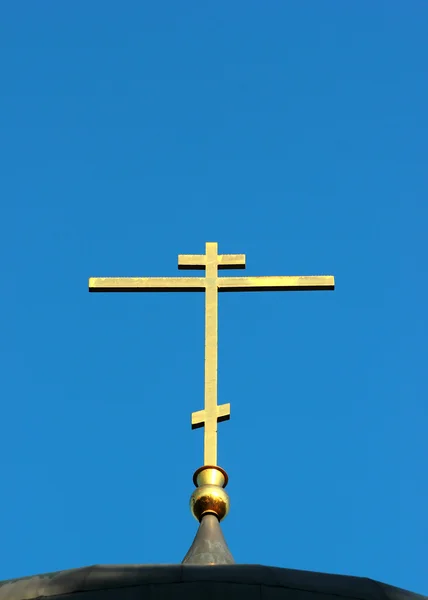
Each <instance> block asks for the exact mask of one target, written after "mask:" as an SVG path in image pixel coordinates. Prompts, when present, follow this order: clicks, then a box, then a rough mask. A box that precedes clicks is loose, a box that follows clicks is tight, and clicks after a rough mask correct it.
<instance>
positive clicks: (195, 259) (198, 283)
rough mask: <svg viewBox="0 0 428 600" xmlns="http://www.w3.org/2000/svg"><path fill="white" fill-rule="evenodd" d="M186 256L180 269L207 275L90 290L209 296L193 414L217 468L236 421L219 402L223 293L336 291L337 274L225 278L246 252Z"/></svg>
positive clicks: (208, 460) (210, 250)
mask: <svg viewBox="0 0 428 600" xmlns="http://www.w3.org/2000/svg"><path fill="white" fill-rule="evenodd" d="M217 250H218V246H217V243H215V242H207V244H206V247H205V254H180V255H179V256H178V268H179V269H189V270H194V269H205V277H91V278H90V279H89V291H90V292H205V395H204V409H203V410H200V411H197V412H194V413H192V428H193V429H196V428H198V427H204V428H205V430H204V465H211V466H215V465H217V423H218V422H219V421H225V420H227V419H229V418H230V404H220V405H218V404H217V362H218V350H217V345H218V292H244V291H245V292H255V291H305V290H306V291H309V290H333V289H334V277H333V276H331V275H312V276H306V277H305V276H303V277H300V276H294V277H293V276H278V277H276V276H273V277H271V276H269V277H219V276H218V270H219V269H244V268H245V255H244V254H218V251H217Z"/></svg>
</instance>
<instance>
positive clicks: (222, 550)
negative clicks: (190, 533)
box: [182, 514, 235, 565]
mask: <svg viewBox="0 0 428 600" xmlns="http://www.w3.org/2000/svg"><path fill="white" fill-rule="evenodd" d="M182 564H183V565H184V564H187V565H233V564H235V561H234V560H233V556H232V554H231V553H230V550H229V548H228V547H227V544H226V540H225V539H224V537H223V532H222V530H221V527H220V523H219V522H218V519H217V517H216V516H215V515H210V514H208V515H205V516H203V517H202V520H201V523H200V525H199V529H198V531H197V533H196V536H195V539H194V540H193V544H192V545H191V546H190V549H189V552H188V553H187V554H186V556H185V557H184V559H183V562H182Z"/></svg>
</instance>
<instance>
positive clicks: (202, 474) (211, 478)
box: [193, 465, 229, 488]
mask: <svg viewBox="0 0 428 600" xmlns="http://www.w3.org/2000/svg"><path fill="white" fill-rule="evenodd" d="M228 481H229V477H228V475H227V473H226V471H225V470H224V469H222V468H221V467H217V466H216V467H214V466H212V465H204V466H203V467H199V469H197V470H196V471H195V472H194V473H193V483H194V484H195V486H196V487H201V485H219V486H220V487H223V488H224V487H226V485H227V482H228Z"/></svg>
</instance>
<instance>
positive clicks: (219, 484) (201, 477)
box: [190, 466, 230, 521]
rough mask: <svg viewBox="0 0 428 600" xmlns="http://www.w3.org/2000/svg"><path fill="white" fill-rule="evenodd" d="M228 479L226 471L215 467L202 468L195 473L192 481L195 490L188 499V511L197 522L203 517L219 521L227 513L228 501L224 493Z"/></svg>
mask: <svg viewBox="0 0 428 600" xmlns="http://www.w3.org/2000/svg"><path fill="white" fill-rule="evenodd" d="M228 480H229V478H228V476H227V473H226V471H224V470H223V469H221V468H220V467H217V466H203V467H200V468H199V469H198V470H197V471H195V473H194V475H193V481H194V483H195V485H196V490H195V491H194V492H193V494H192V495H191V497H190V510H191V512H192V514H193V516H194V517H195V519H197V520H198V521H200V520H201V519H202V517H203V516H204V515H208V514H212V515H215V516H216V517H217V518H218V520H219V521H221V520H222V519H224V517H225V516H226V515H227V513H228V512H229V508H230V500H229V496H228V494H227V493H226V492H225V491H224V488H225V487H226V485H227V482H228Z"/></svg>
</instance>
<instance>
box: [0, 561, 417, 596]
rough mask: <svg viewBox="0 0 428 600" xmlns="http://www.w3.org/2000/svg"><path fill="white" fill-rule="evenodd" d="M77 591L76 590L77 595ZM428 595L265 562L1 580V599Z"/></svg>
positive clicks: (88, 570) (103, 569)
mask: <svg viewBox="0 0 428 600" xmlns="http://www.w3.org/2000/svg"><path fill="white" fill-rule="evenodd" d="M77 594H78V595H77ZM204 597H205V598H208V599H209V600H217V599H218V600H235V599H236V600H281V599H282V598H284V599H287V600H339V598H340V597H341V598H352V599H360V600H426V598H425V597H424V596H420V595H418V594H413V593H412V592H408V591H406V590H402V589H399V588H396V587H392V586H390V585H385V584H383V583H379V582H377V581H373V580H372V579H366V578H363V577H349V576H345V575H328V574H325V573H313V572H311V571H294V570H292V569H279V568H276V567H264V566H261V565H214V566H194V565H107V566H104V565H94V566H92V567H84V568H82V569H73V570H70V571H59V572H57V573H48V574H45V575H36V576H34V577H24V578H22V579H15V580H9V581H3V582H1V583H0V600H33V599H35V598H50V599H51V600H54V599H58V600H60V599H61V600H75V599H77V598H79V600H173V599H174V600H177V599H180V598H182V599H183V600H184V599H185V600H200V599H201V598H204Z"/></svg>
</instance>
